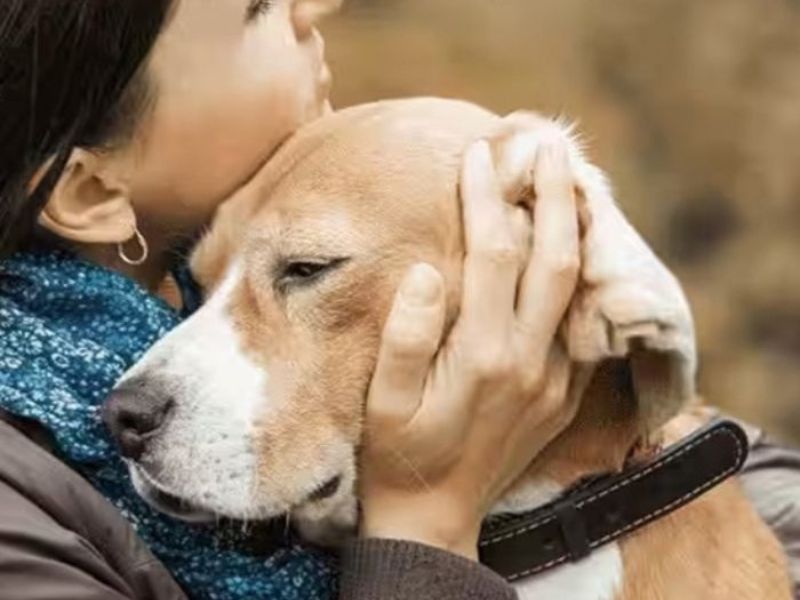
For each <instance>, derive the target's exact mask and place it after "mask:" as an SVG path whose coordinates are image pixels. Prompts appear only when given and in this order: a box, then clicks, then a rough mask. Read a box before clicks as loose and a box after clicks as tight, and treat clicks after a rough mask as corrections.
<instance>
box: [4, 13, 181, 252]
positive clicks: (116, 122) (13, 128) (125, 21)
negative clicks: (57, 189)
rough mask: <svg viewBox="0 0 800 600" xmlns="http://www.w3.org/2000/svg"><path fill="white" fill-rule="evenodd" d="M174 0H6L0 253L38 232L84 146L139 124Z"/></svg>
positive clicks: (99, 144)
mask: <svg viewBox="0 0 800 600" xmlns="http://www.w3.org/2000/svg"><path fill="white" fill-rule="evenodd" d="M174 1H176V0H0V256H4V255H6V254H8V253H10V252H11V251H13V250H14V249H15V248H16V247H18V245H19V244H20V242H22V241H23V240H25V239H26V238H28V236H30V234H31V232H32V231H33V229H34V228H35V224H36V221H37V218H38V216H39V213H40V212H41V210H42V209H43V208H44V206H45V204H46V203H47V200H48V198H49V196H50V194H51V193H52V190H53V188H54V186H55V185H56V183H57V182H58V179H59V177H60V176H61V174H62V173H63V170H64V168H65V166H66V164H67V161H68V159H69V156H70V154H71V152H72V150H73V149H74V148H76V147H85V148H102V147H106V146H108V145H110V144H111V143H112V142H113V141H118V140H119V139H120V138H121V137H122V136H125V135H127V134H129V133H130V132H131V130H132V129H133V126H134V124H135V119H136V117H137V116H139V115H141V113H142V112H143V111H144V106H145V102H146V99H147V98H148V96H149V95H150V94H149V92H150V89H149V82H148V81H147V79H146V77H145V76H144V75H143V73H142V71H143V70H144V69H143V66H144V65H145V62H146V59H147V57H148V56H149V54H150V51H151V50H152V48H153V46H154V44H155V41H156V39H157V38H158V35H159V33H160V32H161V30H162V29H163V27H164V26H165V23H166V20H167V16H168V14H169V12H170V7H171V6H172V4H173V2H174ZM44 167H46V168H45V170H44V174H43V175H42V176H41V177H40V178H38V184H37V185H36V186H35V189H33V190H30V189H29V187H30V185H31V180H32V178H33V177H34V176H36V175H38V172H39V171H40V170H41V169H43V168H44Z"/></svg>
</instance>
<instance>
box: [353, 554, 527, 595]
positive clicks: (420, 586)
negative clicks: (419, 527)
mask: <svg viewBox="0 0 800 600" xmlns="http://www.w3.org/2000/svg"><path fill="white" fill-rule="evenodd" d="M388 598H391V599H392V600H429V599H430V600H464V599H465V598H469V599H470V600H514V599H516V598H517V595H516V592H515V591H514V589H513V588H512V587H511V586H510V585H509V584H508V583H506V581H505V580H504V579H503V578H502V577H500V576H499V575H497V574H496V573H494V572H493V571H491V570H489V569H488V568H487V567H484V566H483V565H481V564H479V563H477V562H474V561H471V560H468V559H466V558H464V557H462V556H459V555H456V554H451V553H449V552H446V551H444V550H440V549H438V548H433V547H431V546H426V545H423V544H417V543H414V542H406V541H399V540H388V539H361V540H354V541H353V542H351V543H349V544H348V545H347V546H345V548H344V550H343V552H342V579H341V590H340V594H339V599H340V600H387V599H388Z"/></svg>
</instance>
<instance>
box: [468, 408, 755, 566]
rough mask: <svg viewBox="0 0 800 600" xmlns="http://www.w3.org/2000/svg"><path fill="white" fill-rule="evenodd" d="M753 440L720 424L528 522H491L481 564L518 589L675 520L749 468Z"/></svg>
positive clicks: (510, 518) (520, 518)
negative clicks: (519, 583)
mask: <svg viewBox="0 0 800 600" xmlns="http://www.w3.org/2000/svg"><path fill="white" fill-rule="evenodd" d="M747 449H748V443H747V436H746V434H745V432H744V431H743V430H742V428H741V427H739V426H738V425H736V424H735V423H732V422H730V421H716V422H714V423H712V424H711V425H709V426H707V427H705V428H704V429H701V430H699V431H698V432H696V433H694V434H693V435H691V436H690V437H688V438H686V439H684V440H682V441H680V442H679V443H677V444H675V445H673V446H671V447H669V448H667V449H666V450H665V451H664V452H662V453H661V454H659V455H658V456H657V457H656V458H654V459H653V460H651V461H650V462H646V463H644V464H638V465H636V466H635V467H633V468H629V469H626V470H624V471H622V472H621V473H619V474H617V475H612V476H608V477H603V478H602V479H600V480H595V481H593V482H592V483H590V484H588V485H587V486H582V487H580V488H578V489H576V490H574V491H570V492H567V493H566V494H565V495H564V496H562V497H561V498H559V499H557V500H555V501H554V502H551V503H550V504H547V505H545V506H542V507H540V508H538V509H536V510H535V511H533V512H530V513H526V514H522V515H504V516H500V517H498V518H495V519H491V520H490V521H489V523H488V524H487V525H486V526H485V527H484V531H483V533H482V535H481V541H480V547H479V551H480V558H481V562H482V563H483V564H484V565H486V566H488V567H490V568H491V569H493V570H494V571H496V572H497V573H499V574H500V575H502V576H503V577H505V578H506V579H507V580H508V581H515V580H517V579H521V578H523V577H527V576H529V575H535V574H536V573H541V572H542V571H545V570H547V569H551V568H553V567H556V566H558V565H560V564H562V563H564V562H566V561H578V560H580V559H582V558H584V557H585V556H586V555H588V554H589V553H590V552H591V551H592V550H594V549H595V548H598V547H600V546H602V545H604V544H607V543H609V542H612V541H614V540H616V539H618V538H620V537H622V536H623V535H625V534H627V533H630V532H632V531H635V530H637V529H639V528H640V527H644V526H645V525H647V524H648V523H651V522H652V521H654V520H656V519H658V518H659V517H662V516H664V515H667V514H669V513H671V512H672V511H674V510H676V509H678V508H680V507H681V506H684V505H685V504H687V503H689V502H691V501H692V500H694V499H695V498H697V497H698V496H700V495H701V494H703V493H705V492H707V491H708V490H710V489H711V488H713V487H714V486H716V485H717V484H719V483H720V482H722V481H724V480H725V479H727V478H728V477H730V476H731V475H733V474H734V473H736V472H737V471H739V469H741V468H742V465H743V464H744V460H745V458H746V457H747Z"/></svg>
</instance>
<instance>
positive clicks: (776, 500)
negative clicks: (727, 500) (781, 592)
mask: <svg viewBox="0 0 800 600" xmlns="http://www.w3.org/2000/svg"><path fill="white" fill-rule="evenodd" d="M743 426H744V427H745V430H746V431H747V432H748V437H749V438H750V455H749V457H748V459H747V463H746V464H745V466H744V469H743V470H742V473H741V475H740V478H739V479H740V481H741V483H742V487H743V488H744V491H745V493H746V494H747V496H748V497H749V498H750V500H751V502H752V503H753V505H754V506H755V508H756V510H757V511H758V514H759V515H760V516H761V518H762V519H763V520H764V521H765V522H766V523H767V525H769V527H770V528H771V529H772V531H773V532H774V533H775V535H776V536H777V537H778V539H779V540H780V542H781V544H782V545H783V548H784V550H785V551H786V556H787V558H788V561H789V568H790V571H791V574H792V578H793V580H794V582H795V595H796V597H798V598H800V449H798V448H793V447H791V446H790V445H788V444H783V443H780V442H778V441H776V440H773V439H772V438H770V437H769V436H768V435H766V434H765V433H764V432H763V431H761V430H759V429H757V428H755V427H752V426H749V425H746V424H743Z"/></svg>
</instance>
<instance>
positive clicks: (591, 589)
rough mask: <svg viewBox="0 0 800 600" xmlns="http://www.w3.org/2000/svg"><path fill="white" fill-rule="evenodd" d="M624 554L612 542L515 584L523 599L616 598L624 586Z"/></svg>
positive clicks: (574, 599) (608, 599) (607, 599)
mask: <svg viewBox="0 0 800 600" xmlns="http://www.w3.org/2000/svg"><path fill="white" fill-rule="evenodd" d="M622 574H623V566H622V554H621V552H620V550H619V546H618V545H617V544H616V543H614V544H609V545H607V546H603V547H602V548H599V549H597V550H595V551H594V552H592V553H591V554H590V555H589V556H587V557H586V558H584V559H583V560H582V561H580V562H577V563H567V564H564V565H561V566H559V567H556V568H555V569H553V570H551V571H546V572H545V573H542V574H540V575H535V576H533V577H530V578H529V579H523V580H521V581H519V582H517V583H515V584H514V589H515V590H516V591H517V594H518V595H519V598H520V600H613V598H615V597H616V595H617V593H618V592H619V590H620V587H621V586H622Z"/></svg>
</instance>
